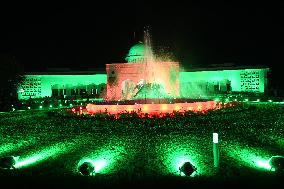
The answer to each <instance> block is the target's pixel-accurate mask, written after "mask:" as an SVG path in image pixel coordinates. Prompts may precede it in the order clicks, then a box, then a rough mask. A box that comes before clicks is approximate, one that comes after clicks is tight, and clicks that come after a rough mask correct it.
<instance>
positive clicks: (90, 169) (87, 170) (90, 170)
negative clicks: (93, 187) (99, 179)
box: [79, 161, 95, 176]
mask: <svg viewBox="0 0 284 189" xmlns="http://www.w3.org/2000/svg"><path fill="white" fill-rule="evenodd" d="M79 171H80V173H82V175H85V176H89V175H93V174H94V172H95V166H94V165H93V164H92V163H91V162H87V161H86V162H84V163H83V164H82V165H80V167H79Z"/></svg>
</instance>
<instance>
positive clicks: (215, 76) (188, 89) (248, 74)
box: [180, 68, 268, 96]
mask: <svg viewBox="0 0 284 189" xmlns="http://www.w3.org/2000/svg"><path fill="white" fill-rule="evenodd" d="M267 71H268V68H260V69H239V70H217V71H196V72H180V94H181V96H187V94H189V93H192V91H194V90H195V91H196V92H197V93H200V94H201V95H206V94H207V93H210V92H213V93H214V90H215V87H214V86H216V85H218V87H219V91H220V92H225V91H227V90H228V86H230V89H229V90H230V91H232V92H254V93H264V92H265V90H266V87H267Z"/></svg>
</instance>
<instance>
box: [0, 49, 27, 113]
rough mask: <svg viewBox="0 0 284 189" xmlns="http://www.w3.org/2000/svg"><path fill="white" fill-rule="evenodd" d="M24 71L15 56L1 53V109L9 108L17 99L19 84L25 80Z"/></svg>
mask: <svg viewBox="0 0 284 189" xmlns="http://www.w3.org/2000/svg"><path fill="white" fill-rule="evenodd" d="M24 78H25V76H24V71H23V69H22V68H21V66H20V65H19V64H18V62H17V61H16V59H15V57H14V56H11V55H8V54H0V86H1V87H0V109H1V110H8V109H9V108H10V107H11V103H13V102H14V101H16V100H17V89H18V86H19V85H20V84H21V83H22V82H23V81H24Z"/></svg>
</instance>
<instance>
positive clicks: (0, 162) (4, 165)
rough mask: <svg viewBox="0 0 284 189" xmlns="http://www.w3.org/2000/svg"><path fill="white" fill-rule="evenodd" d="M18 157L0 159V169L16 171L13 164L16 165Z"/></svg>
mask: <svg viewBox="0 0 284 189" xmlns="http://www.w3.org/2000/svg"><path fill="white" fill-rule="evenodd" d="M18 159H19V156H6V157H2V158H1V159H0V168H1V169H16V168H15V164H16V163H17V161H18Z"/></svg>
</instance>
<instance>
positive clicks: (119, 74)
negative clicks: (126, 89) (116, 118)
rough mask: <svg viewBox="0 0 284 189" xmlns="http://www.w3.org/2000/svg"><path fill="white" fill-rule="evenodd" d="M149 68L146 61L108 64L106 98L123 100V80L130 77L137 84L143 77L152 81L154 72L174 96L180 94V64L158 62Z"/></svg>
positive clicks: (166, 89) (167, 90)
mask: <svg viewBox="0 0 284 189" xmlns="http://www.w3.org/2000/svg"><path fill="white" fill-rule="evenodd" d="M151 66H152V67H151V69H149V67H148V68H147V67H146V66H145V64H144V63H117V64H106V73H107V95H106V100H122V82H123V81H125V80H127V79H129V80H132V81H133V82H134V83H135V84H137V83H138V82H139V81H140V80H141V79H144V80H146V81H151V79H152V78H150V77H149V76H150V75H151V74H153V73H152V72H154V74H155V77H156V78H157V79H158V80H160V81H161V80H162V81H163V83H164V87H165V91H166V92H167V93H168V94H171V95H172V96H174V97H177V96H179V64H178V63H177V62H158V63H155V64H152V65H151Z"/></svg>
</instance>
